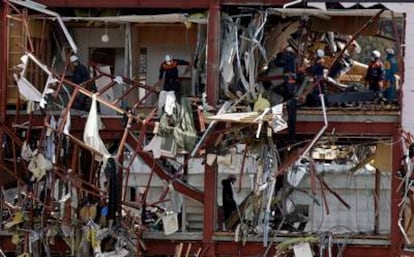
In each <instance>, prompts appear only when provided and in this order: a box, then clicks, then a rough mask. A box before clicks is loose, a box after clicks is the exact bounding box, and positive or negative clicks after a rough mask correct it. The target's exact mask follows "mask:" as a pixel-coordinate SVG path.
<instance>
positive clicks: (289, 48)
mask: <svg viewBox="0 0 414 257" xmlns="http://www.w3.org/2000/svg"><path fill="white" fill-rule="evenodd" d="M286 52H291V53H293V52H294V51H293V48H292V47H291V46H288V47H286Z"/></svg>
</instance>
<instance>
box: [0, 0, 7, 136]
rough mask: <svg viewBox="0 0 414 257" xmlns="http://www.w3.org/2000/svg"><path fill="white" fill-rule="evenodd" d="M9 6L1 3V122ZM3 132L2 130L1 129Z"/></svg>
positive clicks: (4, 102)
mask: <svg viewBox="0 0 414 257" xmlns="http://www.w3.org/2000/svg"><path fill="white" fill-rule="evenodd" d="M8 9H9V6H8V5H7V4H3V3H0V10H1V23H0V40H1V47H0V62H1V63H2V64H3V68H2V69H0V83H1V84H0V122H4V121H5V120H6V110H7V78H8V74H9V72H8V62H7V60H8V56H7V49H8V47H7V46H8V37H7V26H8V24H9V23H8V20H7V13H8ZM0 132H1V131H0ZM0 136H1V133H0ZM2 140H3V137H1V138H0V143H1V142H2Z"/></svg>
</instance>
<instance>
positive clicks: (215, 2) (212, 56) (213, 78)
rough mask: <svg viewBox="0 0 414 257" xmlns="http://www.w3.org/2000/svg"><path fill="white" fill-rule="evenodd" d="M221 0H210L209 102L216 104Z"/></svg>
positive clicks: (208, 30)
mask: <svg viewBox="0 0 414 257" xmlns="http://www.w3.org/2000/svg"><path fill="white" fill-rule="evenodd" d="M220 10H221V9H220V0H210V5H209V15H208V28H207V45H208V51H207V85H206V87H207V89H206V90H207V102H208V104H209V105H211V106H216V102H217V99H218V89H219V75H220V71H219V63H220V62H219V59H220V39H221V37H220V36H219V35H220V26H221V25H220V24H221V15H220V13H221V12H220Z"/></svg>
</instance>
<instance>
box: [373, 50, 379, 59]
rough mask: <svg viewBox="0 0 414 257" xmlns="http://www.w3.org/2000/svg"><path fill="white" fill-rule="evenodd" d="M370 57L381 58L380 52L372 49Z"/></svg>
mask: <svg viewBox="0 0 414 257" xmlns="http://www.w3.org/2000/svg"><path fill="white" fill-rule="evenodd" d="M372 57H374V58H377V59H378V58H381V53H380V52H379V51H378V50H374V51H372Z"/></svg>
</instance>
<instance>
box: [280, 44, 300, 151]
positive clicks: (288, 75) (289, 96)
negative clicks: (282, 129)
mask: <svg viewBox="0 0 414 257" xmlns="http://www.w3.org/2000/svg"><path fill="white" fill-rule="evenodd" d="M282 64H283V81H284V83H283V86H284V92H285V101H287V102H286V107H287V112H288V143H290V144H292V143H294V142H295V135H296V111H297V99H296V91H297V83H296V76H297V74H296V54H295V52H294V50H293V48H292V47H290V46H288V47H286V49H285V51H284V53H283V56H282Z"/></svg>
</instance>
